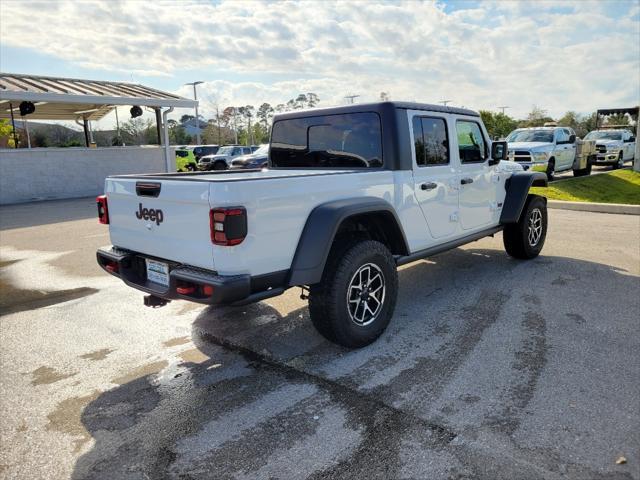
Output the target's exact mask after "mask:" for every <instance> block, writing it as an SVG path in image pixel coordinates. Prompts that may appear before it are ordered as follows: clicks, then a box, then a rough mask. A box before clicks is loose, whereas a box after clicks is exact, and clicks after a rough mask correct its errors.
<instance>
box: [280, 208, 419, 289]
mask: <svg viewBox="0 0 640 480" xmlns="http://www.w3.org/2000/svg"><path fill="white" fill-rule="evenodd" d="M376 212H379V213H383V214H385V215H389V218H390V219H393V221H395V223H396V225H395V227H397V229H398V231H399V232H400V234H401V235H402V242H403V244H404V249H405V250H406V252H408V251H409V250H408V244H407V239H406V237H405V234H404V230H403V229H402V224H401V223H400V221H399V219H398V216H397V215H396V212H395V209H394V208H393V206H392V205H391V204H390V203H389V202H387V201H385V200H383V199H381V198H376V197H356V198H346V199H342V200H334V201H331V202H327V203H323V204H321V205H318V206H317V207H315V208H314V209H313V210H312V211H311V213H310V214H309V217H308V218H307V222H306V224H305V226H304V229H303V230H302V235H301V236H300V240H299V241H298V247H297V248H296V253H295V255H294V257H293V262H292V264H291V270H290V273H289V279H288V281H287V285H288V286H295V285H313V284H314V283H318V282H319V281H320V280H321V279H322V272H323V271H324V266H325V263H326V262H327V258H328V256H329V251H330V250H331V245H332V244H333V240H334V238H335V236H336V233H337V232H338V229H339V228H340V225H341V224H342V222H344V221H345V220H346V219H348V218H349V217H353V216H355V215H361V214H366V213H376ZM392 228H393V226H392Z"/></svg>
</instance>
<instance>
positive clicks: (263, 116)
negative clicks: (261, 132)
mask: <svg viewBox="0 0 640 480" xmlns="http://www.w3.org/2000/svg"><path fill="white" fill-rule="evenodd" d="M256 116H257V117H258V118H259V119H260V122H262V126H263V127H264V129H265V130H267V131H268V130H269V122H270V121H271V118H272V117H273V107H272V106H271V105H270V104H268V103H263V104H262V105H260V108H258V111H257V112H256Z"/></svg>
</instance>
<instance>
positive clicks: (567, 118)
mask: <svg viewBox="0 0 640 480" xmlns="http://www.w3.org/2000/svg"><path fill="white" fill-rule="evenodd" d="M558 125H560V126H561V127H571V128H573V129H574V130H575V131H576V133H577V131H578V128H579V126H580V116H579V115H578V114H577V113H576V112H573V111H568V112H567V113H565V114H564V115H563V116H562V117H561V118H560V120H558Z"/></svg>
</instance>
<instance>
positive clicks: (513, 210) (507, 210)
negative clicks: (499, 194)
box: [500, 172, 547, 224]
mask: <svg viewBox="0 0 640 480" xmlns="http://www.w3.org/2000/svg"><path fill="white" fill-rule="evenodd" d="M532 186H536V187H546V186H547V174H546V173H542V172H516V173H514V174H512V175H511V176H510V177H509V178H508V179H507V181H506V183H505V189H506V191H507V195H506V196H505V199H504V206H503V207H502V213H501V214H500V223H502V224H506V223H517V222H518V220H519V219H520V215H521V214H522V209H523V208H524V205H525V203H526V201H527V196H528V195H529V189H530V188H531V187H532Z"/></svg>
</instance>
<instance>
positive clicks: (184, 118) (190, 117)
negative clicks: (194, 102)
mask: <svg viewBox="0 0 640 480" xmlns="http://www.w3.org/2000/svg"><path fill="white" fill-rule="evenodd" d="M194 118H196V117H194V116H193V115H187V114H186V113H185V114H184V115H182V116H181V117H180V123H181V124H183V125H184V124H185V123H187V122H188V121H189V120H193V119H194Z"/></svg>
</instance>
